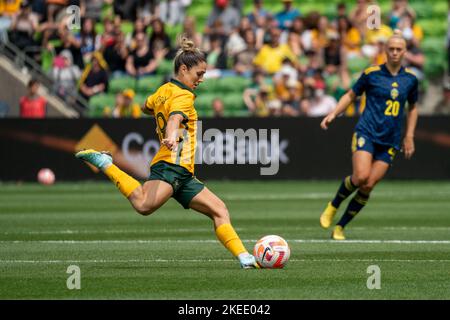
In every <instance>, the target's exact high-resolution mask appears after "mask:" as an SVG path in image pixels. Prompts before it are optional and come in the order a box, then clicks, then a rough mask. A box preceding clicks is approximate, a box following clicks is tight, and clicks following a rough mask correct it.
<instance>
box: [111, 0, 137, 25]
mask: <svg viewBox="0 0 450 320" xmlns="http://www.w3.org/2000/svg"><path fill="white" fill-rule="evenodd" d="M113 3H114V5H113V7H114V13H115V14H116V15H119V16H120V17H121V18H122V20H127V21H135V20H136V18H137V8H138V0H114V2H113Z"/></svg>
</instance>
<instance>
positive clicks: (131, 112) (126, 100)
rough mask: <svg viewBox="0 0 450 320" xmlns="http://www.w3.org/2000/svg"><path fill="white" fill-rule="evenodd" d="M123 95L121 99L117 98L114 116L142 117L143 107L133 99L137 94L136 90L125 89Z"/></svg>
mask: <svg viewBox="0 0 450 320" xmlns="http://www.w3.org/2000/svg"><path fill="white" fill-rule="evenodd" d="M121 96H122V98H121V99H117V100H116V105H115V108H114V110H113V113H112V116H113V117H114V118H130V117H131V118H140V117H141V115H142V112H141V107H140V106H139V104H137V103H135V102H134V101H133V100H134V96H135V92H134V90H132V89H125V90H124V91H123V92H122V94H121Z"/></svg>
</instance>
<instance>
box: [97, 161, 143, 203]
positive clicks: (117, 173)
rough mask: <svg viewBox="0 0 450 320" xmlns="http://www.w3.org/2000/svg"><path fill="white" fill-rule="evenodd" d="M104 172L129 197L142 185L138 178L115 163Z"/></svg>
mask: <svg viewBox="0 0 450 320" xmlns="http://www.w3.org/2000/svg"><path fill="white" fill-rule="evenodd" d="M103 172H104V173H105V174H106V175H107V176H108V178H109V179H110V180H111V181H112V182H114V184H115V185H116V187H117V188H119V190H120V192H122V194H123V195H124V196H125V197H127V198H128V197H129V196H130V194H131V193H132V192H133V191H134V190H135V189H136V188H137V187H139V186H140V185H141V184H140V183H139V182H138V181H137V180H135V179H134V178H132V177H130V176H129V175H128V174H126V173H125V172H123V171H122V170H120V169H119V168H118V167H117V166H115V165H114V164H112V165H110V166H109V167H108V168H106V169H105V171H103Z"/></svg>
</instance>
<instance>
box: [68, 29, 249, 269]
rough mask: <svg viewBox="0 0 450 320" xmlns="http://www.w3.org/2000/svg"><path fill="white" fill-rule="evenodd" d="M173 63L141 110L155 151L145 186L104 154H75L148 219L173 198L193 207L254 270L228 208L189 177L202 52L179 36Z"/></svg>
mask: <svg viewBox="0 0 450 320" xmlns="http://www.w3.org/2000/svg"><path fill="white" fill-rule="evenodd" d="M180 45H181V49H180V50H179V51H178V53H177V55H176V57H175V60H174V71H175V77H174V79H172V80H171V81H170V82H168V83H166V84H164V85H162V86H161V87H160V88H159V89H158V90H157V91H156V92H155V93H154V94H153V95H151V96H149V97H148V98H147V100H146V102H145V105H144V106H143V107H142V109H143V112H145V113H147V114H151V115H154V116H155V120H156V126H157V133H158V136H159V139H160V142H161V146H160V149H159V151H158V153H157V154H156V156H155V157H154V158H153V160H152V163H151V173H150V177H149V179H148V181H147V182H145V183H144V184H143V185H141V184H140V183H139V182H138V181H136V180H135V179H133V178H132V177H131V176H129V175H128V174H127V173H125V172H123V171H122V170H120V169H119V168H118V167H117V166H116V165H114V164H113V163H112V157H111V156H110V155H109V154H108V153H107V152H98V151H95V150H92V149H89V150H83V151H80V152H78V153H77V154H76V157H77V158H79V159H82V160H84V161H86V162H88V163H90V164H92V165H94V166H96V167H97V168H99V169H100V170H101V171H103V172H104V173H105V174H106V175H107V176H108V177H109V178H110V179H111V181H112V182H114V183H115V184H116V186H117V187H118V188H119V190H120V192H121V193H122V194H123V195H124V196H125V197H127V199H128V200H129V201H130V203H131V205H132V206H133V207H134V209H135V210H136V211H137V212H138V213H140V214H142V215H150V214H152V213H153V212H155V211H156V210H157V209H158V208H159V207H161V206H162V205H163V204H164V203H166V201H167V200H168V199H169V198H170V197H173V198H174V199H176V200H177V201H178V202H179V203H180V204H181V205H182V206H183V207H184V208H185V209H189V208H192V209H194V210H196V211H198V212H200V213H203V214H205V215H207V216H208V217H210V218H211V219H212V220H213V222H214V228H215V232H216V235H217V237H218V239H219V240H220V241H221V242H222V244H223V245H224V246H225V247H226V248H227V249H228V250H229V251H230V252H231V253H232V254H233V255H234V256H235V257H237V258H238V259H239V262H240V264H241V267H242V268H244V269H250V268H258V264H257V263H256V261H255V258H254V257H253V255H251V254H249V253H248V252H247V250H246V249H245V247H244V245H243V244H242V241H241V240H240V239H239V237H238V235H237V234H236V232H235V230H234V228H233V227H232V225H231V223H230V217H229V214H228V210H227V207H226V206H225V204H224V203H223V202H222V200H220V199H219V198H218V197H217V196H216V195H215V194H214V193H212V192H211V191H210V190H208V188H206V187H205V186H204V184H203V183H201V182H200V181H199V180H197V179H196V178H195V176H194V161H195V148H196V134H197V133H196V131H197V112H196V110H195V108H194V99H195V93H194V92H193V90H194V89H195V88H197V86H198V85H199V84H200V83H202V82H203V76H204V74H205V72H206V59H205V56H204V54H203V53H202V52H201V51H200V50H199V49H197V48H195V47H194V43H193V42H192V41H191V40H189V39H187V38H183V39H182V40H181V44H180Z"/></svg>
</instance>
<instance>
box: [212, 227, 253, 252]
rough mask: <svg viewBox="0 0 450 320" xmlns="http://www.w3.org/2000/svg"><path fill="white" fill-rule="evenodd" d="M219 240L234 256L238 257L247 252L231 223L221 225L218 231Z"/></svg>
mask: <svg viewBox="0 0 450 320" xmlns="http://www.w3.org/2000/svg"><path fill="white" fill-rule="evenodd" d="M216 235H217V238H218V239H219V240H220V242H222V244H223V245H224V246H225V248H227V249H228V250H229V251H230V252H231V253H232V254H233V256H235V257H237V256H238V255H240V254H241V253H244V252H247V250H246V249H245V247H244V245H243V244H242V241H241V239H239V236H238V235H237V234H236V231H234V228H233V227H232V225H231V224H229V223H224V224H221V225H220V226H218V227H217V229H216Z"/></svg>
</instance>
